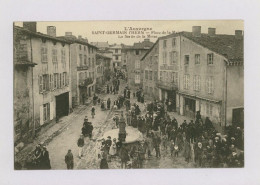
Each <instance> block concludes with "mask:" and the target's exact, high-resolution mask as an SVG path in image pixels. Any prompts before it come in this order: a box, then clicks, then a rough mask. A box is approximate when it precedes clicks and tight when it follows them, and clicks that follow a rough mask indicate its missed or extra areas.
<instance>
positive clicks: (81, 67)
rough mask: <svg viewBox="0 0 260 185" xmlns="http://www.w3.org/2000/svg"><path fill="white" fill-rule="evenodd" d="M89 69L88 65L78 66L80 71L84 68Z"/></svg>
mask: <svg viewBox="0 0 260 185" xmlns="http://www.w3.org/2000/svg"><path fill="white" fill-rule="evenodd" d="M88 69H89V67H88V66H78V67H77V70H78V71H83V70H88Z"/></svg>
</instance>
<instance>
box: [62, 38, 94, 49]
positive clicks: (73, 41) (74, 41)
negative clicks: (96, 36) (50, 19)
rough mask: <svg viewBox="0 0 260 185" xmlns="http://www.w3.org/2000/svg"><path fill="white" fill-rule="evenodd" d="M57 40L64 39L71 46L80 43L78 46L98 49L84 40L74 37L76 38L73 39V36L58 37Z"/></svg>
mask: <svg viewBox="0 0 260 185" xmlns="http://www.w3.org/2000/svg"><path fill="white" fill-rule="evenodd" d="M57 38H61V39H64V40H66V41H68V42H70V43H71V44H73V43H78V44H82V45H86V46H90V47H92V48H96V49H98V48H97V47H96V46H93V45H92V44H89V43H88V42H86V41H84V40H80V39H77V37H74V36H72V37H71V36H70V37H66V36H60V37H57Z"/></svg>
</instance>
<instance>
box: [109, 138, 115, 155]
mask: <svg viewBox="0 0 260 185" xmlns="http://www.w3.org/2000/svg"><path fill="white" fill-rule="evenodd" d="M116 153H117V151H116V138H114V139H113V142H112V145H111V147H110V151H109V154H110V155H111V156H115V155H116Z"/></svg>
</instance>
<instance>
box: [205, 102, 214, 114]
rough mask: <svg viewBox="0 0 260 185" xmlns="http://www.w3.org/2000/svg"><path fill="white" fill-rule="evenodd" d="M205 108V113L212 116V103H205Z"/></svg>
mask: <svg viewBox="0 0 260 185" xmlns="http://www.w3.org/2000/svg"><path fill="white" fill-rule="evenodd" d="M206 109H207V115H208V116H212V110H213V106H212V104H209V103H207V104H206Z"/></svg>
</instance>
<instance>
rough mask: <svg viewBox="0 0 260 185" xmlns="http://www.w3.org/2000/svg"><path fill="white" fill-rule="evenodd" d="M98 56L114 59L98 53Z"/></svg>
mask: <svg viewBox="0 0 260 185" xmlns="http://www.w3.org/2000/svg"><path fill="white" fill-rule="evenodd" d="M96 55H98V56H100V57H103V58H107V59H112V58H110V57H107V56H104V55H101V54H99V53H97V54H96Z"/></svg>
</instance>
